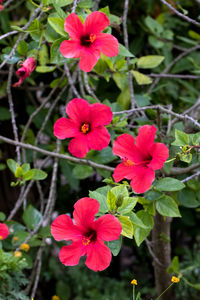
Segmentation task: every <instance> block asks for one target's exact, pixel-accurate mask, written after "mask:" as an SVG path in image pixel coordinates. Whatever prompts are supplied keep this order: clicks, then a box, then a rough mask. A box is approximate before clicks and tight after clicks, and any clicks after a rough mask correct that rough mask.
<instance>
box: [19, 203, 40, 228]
mask: <svg viewBox="0 0 200 300" xmlns="http://www.w3.org/2000/svg"><path fill="white" fill-rule="evenodd" d="M22 219H23V221H24V224H25V225H26V226H27V227H28V228H29V229H31V230H33V229H35V227H36V226H37V224H38V223H39V222H40V221H41V220H42V215H41V213H40V212H39V211H38V210H37V209H36V208H34V207H33V206H32V205H29V206H28V207H27V208H26V210H25V211H24V213H23V215H22Z"/></svg>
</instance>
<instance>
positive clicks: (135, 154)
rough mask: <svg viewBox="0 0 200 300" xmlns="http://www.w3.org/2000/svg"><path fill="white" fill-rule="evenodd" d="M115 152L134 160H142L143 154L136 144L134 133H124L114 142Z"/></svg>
mask: <svg viewBox="0 0 200 300" xmlns="http://www.w3.org/2000/svg"><path fill="white" fill-rule="evenodd" d="M113 153H114V154H115V155H118V156H119V157H121V158H123V159H129V160H131V161H133V162H140V161H142V160H143V156H142V154H141V153H140V151H139V150H138V149H137V148H136V146H135V144H134V138H133V137H132V135H130V134H127V133H124V134H122V135H120V136H119V137H118V138H117V139H116V141H114V143H113Z"/></svg>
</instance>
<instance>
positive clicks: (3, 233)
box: [0, 223, 9, 240]
mask: <svg viewBox="0 0 200 300" xmlns="http://www.w3.org/2000/svg"><path fill="white" fill-rule="evenodd" d="M8 235H9V229H8V226H7V225H6V224H3V223H0V237H1V239H2V240H5V239H6V238H7V236H8Z"/></svg>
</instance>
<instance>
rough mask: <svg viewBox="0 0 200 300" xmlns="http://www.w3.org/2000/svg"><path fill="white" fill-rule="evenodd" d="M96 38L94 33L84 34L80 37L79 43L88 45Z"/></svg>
mask: <svg viewBox="0 0 200 300" xmlns="http://www.w3.org/2000/svg"><path fill="white" fill-rule="evenodd" d="M95 40H96V34H93V33H91V34H90V35H84V36H82V37H81V45H82V46H85V47H89V46H90V45H91V44H92V43H94V41H95Z"/></svg>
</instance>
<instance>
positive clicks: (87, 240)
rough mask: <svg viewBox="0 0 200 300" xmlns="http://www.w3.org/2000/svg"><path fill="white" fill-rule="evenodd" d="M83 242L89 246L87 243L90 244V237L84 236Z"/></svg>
mask: <svg viewBox="0 0 200 300" xmlns="http://www.w3.org/2000/svg"><path fill="white" fill-rule="evenodd" d="M82 243H83V245H84V246H87V245H89V244H90V239H88V238H86V237H83V239H82Z"/></svg>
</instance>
